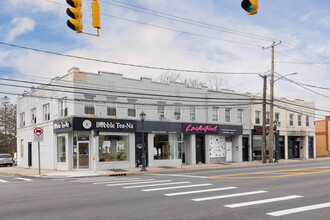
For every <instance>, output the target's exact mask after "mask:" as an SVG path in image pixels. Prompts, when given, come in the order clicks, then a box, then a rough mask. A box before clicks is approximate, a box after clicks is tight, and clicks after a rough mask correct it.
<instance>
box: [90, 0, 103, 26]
mask: <svg viewBox="0 0 330 220" xmlns="http://www.w3.org/2000/svg"><path fill="white" fill-rule="evenodd" d="M92 17H93V27H94V28H98V29H101V24H100V4H99V2H98V1H97V0H93V3H92Z"/></svg>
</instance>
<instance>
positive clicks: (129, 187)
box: [123, 182, 190, 189]
mask: <svg viewBox="0 0 330 220" xmlns="http://www.w3.org/2000/svg"><path fill="white" fill-rule="evenodd" d="M185 183H190V182H174V183H157V184H148V185H142V186H126V187H123V188H125V189H131V188H142V187H150V186H164V185H176V184H185Z"/></svg>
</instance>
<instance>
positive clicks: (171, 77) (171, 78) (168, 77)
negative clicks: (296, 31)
mask: <svg viewBox="0 0 330 220" xmlns="http://www.w3.org/2000/svg"><path fill="white" fill-rule="evenodd" d="M156 81H157V82H161V83H170V82H181V74H180V73H170V72H163V73H162V74H160V76H159V77H158V79H156Z"/></svg>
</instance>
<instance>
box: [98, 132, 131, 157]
mask: <svg viewBox="0 0 330 220" xmlns="http://www.w3.org/2000/svg"><path fill="white" fill-rule="evenodd" d="M99 158H100V159H99V161H100V162H111V161H128V160H129V138H128V136H122V135H100V136H99Z"/></svg>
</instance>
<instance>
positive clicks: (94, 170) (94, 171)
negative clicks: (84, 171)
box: [93, 136, 96, 173]
mask: <svg viewBox="0 0 330 220" xmlns="http://www.w3.org/2000/svg"><path fill="white" fill-rule="evenodd" d="M95 155H96V136H94V155H93V160H94V168H93V173H96V158H95Z"/></svg>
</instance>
